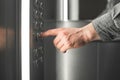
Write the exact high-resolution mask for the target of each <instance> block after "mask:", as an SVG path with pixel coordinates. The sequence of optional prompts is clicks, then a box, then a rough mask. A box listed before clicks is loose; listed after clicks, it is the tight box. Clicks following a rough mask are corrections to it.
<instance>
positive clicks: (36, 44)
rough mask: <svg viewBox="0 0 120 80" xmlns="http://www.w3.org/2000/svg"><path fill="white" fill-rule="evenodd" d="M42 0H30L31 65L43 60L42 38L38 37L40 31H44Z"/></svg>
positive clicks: (40, 62)
mask: <svg viewBox="0 0 120 80" xmlns="http://www.w3.org/2000/svg"><path fill="white" fill-rule="evenodd" d="M43 13H44V12H43V0H32V12H31V18H32V21H31V23H32V35H31V36H32V51H31V56H32V62H33V65H37V66H39V64H42V63H43V61H44V53H45V51H44V39H43V38H41V37H40V33H41V32H43V31H44V27H43V25H44V19H43V15H44V14H43Z"/></svg>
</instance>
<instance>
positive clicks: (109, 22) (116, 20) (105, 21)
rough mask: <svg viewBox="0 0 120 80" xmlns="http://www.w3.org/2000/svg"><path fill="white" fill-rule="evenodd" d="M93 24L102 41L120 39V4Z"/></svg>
mask: <svg viewBox="0 0 120 80" xmlns="http://www.w3.org/2000/svg"><path fill="white" fill-rule="evenodd" d="M92 24H93V26H94V28H95V30H96V32H97V33H98V34H99V36H100V38H101V40H103V41H109V40H114V39H118V38H119V39H120V3H118V4H116V5H115V6H114V7H113V8H112V9H111V10H110V11H109V12H107V13H106V14H104V15H102V16H100V17H98V18H96V19H94V20H93V21H92Z"/></svg>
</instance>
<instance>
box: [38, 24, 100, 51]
mask: <svg viewBox="0 0 120 80" xmlns="http://www.w3.org/2000/svg"><path fill="white" fill-rule="evenodd" d="M40 36H41V37H48V36H56V38H55V39H54V41H53V43H54V45H55V46H56V47H57V48H58V49H59V50H60V51H61V52H66V51H67V50H68V49H71V48H78V47H81V46H83V45H85V44H87V43H88V42H90V41H93V40H98V39H100V37H99V36H98V34H97V33H96V31H95V30H94V28H93V25H92V23H90V24H88V25H87V26H85V27H83V28H57V29H51V30H48V31H46V32H43V33H41V34H40Z"/></svg>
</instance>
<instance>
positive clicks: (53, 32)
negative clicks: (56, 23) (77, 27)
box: [40, 29, 60, 37]
mask: <svg viewBox="0 0 120 80" xmlns="http://www.w3.org/2000/svg"><path fill="white" fill-rule="evenodd" d="M59 31H60V29H50V30H47V31H45V32H41V33H40V37H48V36H56V35H58V33H59Z"/></svg>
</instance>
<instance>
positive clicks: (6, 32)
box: [0, 0, 21, 80]
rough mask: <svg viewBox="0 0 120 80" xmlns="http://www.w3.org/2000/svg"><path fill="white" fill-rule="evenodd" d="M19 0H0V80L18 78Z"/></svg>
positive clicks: (16, 79) (19, 72)
mask: <svg viewBox="0 0 120 80" xmlns="http://www.w3.org/2000/svg"><path fill="white" fill-rule="evenodd" d="M20 65H21V64H20V0H0V80H20V79H21V71H20Z"/></svg>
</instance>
